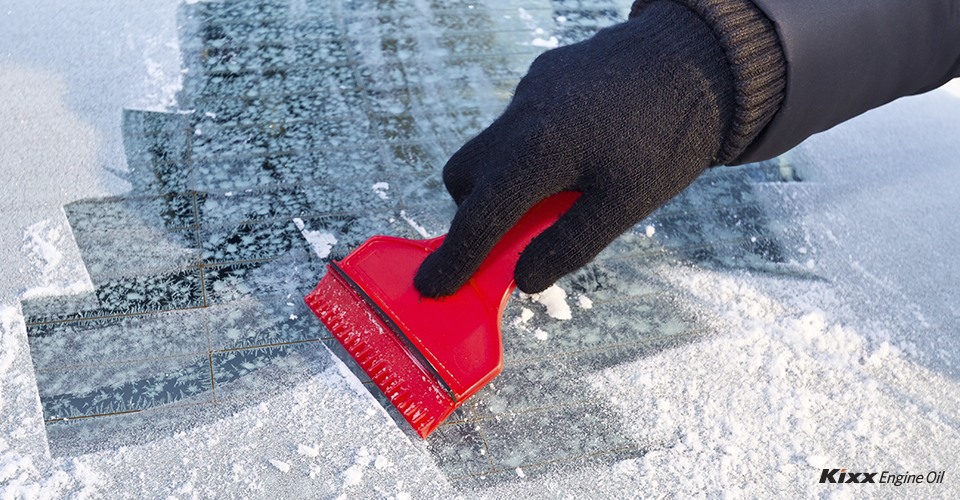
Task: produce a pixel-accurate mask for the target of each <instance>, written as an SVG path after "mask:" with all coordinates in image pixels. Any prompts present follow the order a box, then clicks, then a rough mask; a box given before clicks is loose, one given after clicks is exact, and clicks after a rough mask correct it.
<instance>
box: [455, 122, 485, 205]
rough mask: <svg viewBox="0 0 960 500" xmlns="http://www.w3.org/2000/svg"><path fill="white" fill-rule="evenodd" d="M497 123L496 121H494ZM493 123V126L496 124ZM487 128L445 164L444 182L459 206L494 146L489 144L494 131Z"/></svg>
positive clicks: (471, 187)
mask: <svg viewBox="0 0 960 500" xmlns="http://www.w3.org/2000/svg"><path fill="white" fill-rule="evenodd" d="M494 125H496V122H494ZM494 125H491V128H492V127H493V126H494ZM491 128H487V129H485V130H483V131H482V132H480V134H478V135H477V136H476V137H474V138H473V139H470V140H469V141H467V143H466V144H464V145H463V146H462V147H461V148H460V149H459V150H457V152H456V153H454V154H453V156H451V157H450V159H449V160H447V163H446V165H444V166H443V184H444V186H446V187H447V192H448V193H450V196H452V197H453V201H454V202H455V203H456V204H457V206H459V205H460V204H461V203H463V200H465V199H466V198H467V196H469V195H470V193H471V192H472V191H473V187H474V185H475V184H476V182H477V179H479V177H480V175H481V174H482V173H483V172H484V171H485V170H486V169H485V168H484V164H485V162H486V161H487V160H488V156H489V155H490V154H491V152H492V151H495V149H494V148H491V147H490V146H488V145H489V144H490V141H491V136H493V135H494V131H493V130H491Z"/></svg>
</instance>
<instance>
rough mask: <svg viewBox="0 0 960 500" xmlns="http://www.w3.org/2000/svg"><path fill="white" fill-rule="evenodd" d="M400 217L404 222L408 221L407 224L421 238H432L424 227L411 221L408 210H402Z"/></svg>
mask: <svg viewBox="0 0 960 500" xmlns="http://www.w3.org/2000/svg"><path fill="white" fill-rule="evenodd" d="M400 217H401V218H402V219H403V220H405V221H407V224H410V227H412V228H413V230H414V231H416V232H417V234H419V235H420V236H423V237H424V238H429V237H430V232H428V231H427V230H426V229H425V228H424V227H423V226H421V225H420V224H417V221H415V220H413V219H411V218H410V217H408V216H407V211H406V210H401V211H400Z"/></svg>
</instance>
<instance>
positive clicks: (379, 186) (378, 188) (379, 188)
mask: <svg viewBox="0 0 960 500" xmlns="http://www.w3.org/2000/svg"><path fill="white" fill-rule="evenodd" d="M388 189H390V184H387V183H386V182H378V183H376V184H374V185H373V192H374V193H377V196H379V197H380V199H381V200H386V199H387V190H388Z"/></svg>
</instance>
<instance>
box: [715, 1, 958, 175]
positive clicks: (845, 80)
mask: <svg viewBox="0 0 960 500" xmlns="http://www.w3.org/2000/svg"><path fill="white" fill-rule="evenodd" d="M753 2H754V3H755V4H756V5H757V6H758V7H759V8H760V9H761V10H762V11H763V12H764V13H765V14H766V15H767V17H768V18H769V19H770V20H771V22H772V23H773V24H774V26H775V29H776V31H777V34H778V36H779V39H780V43H781V48H782V49H783V53H784V56H785V58H786V62H787V82H786V89H785V94H784V98H783V101H782V103H781V106H780V109H779V111H777V113H776V114H775V115H774V116H773V119H772V120H771V121H770V122H769V123H768V124H767V126H766V127H765V128H764V129H763V131H762V132H761V133H760V135H759V136H758V137H757V138H756V139H755V140H754V141H753V142H752V143H751V144H750V145H749V146H748V147H747V149H746V150H744V152H743V153H742V154H741V155H740V157H739V158H738V159H737V160H736V161H734V162H732V164H739V163H748V162H752V161H760V160H764V159H767V158H771V157H774V156H776V155H779V154H781V153H783V152H785V151H787V150H789V149H790V148H792V147H794V146H796V145H797V144H799V143H800V142H801V141H803V140H804V139H806V138H807V137H809V136H811V135H813V134H816V133H817V132H822V131H824V130H827V129H829V128H831V127H833V126H834V125H837V124H839V123H841V122H843V121H845V120H848V119H850V118H853V117H854V116H857V115H859V114H861V113H863V112H865V111H868V110H870V109H872V108H875V107H877V106H881V105H883V104H886V103H888V102H890V101H893V100H894V99H897V98H899V97H903V96H907V95H913V94H918V93H922V92H926V91H928V90H932V89H934V88H937V87H939V86H940V85H943V84H944V83H946V82H947V81H949V80H950V79H952V78H954V77H960V0H921V1H918V0H841V1H838V0H753Z"/></svg>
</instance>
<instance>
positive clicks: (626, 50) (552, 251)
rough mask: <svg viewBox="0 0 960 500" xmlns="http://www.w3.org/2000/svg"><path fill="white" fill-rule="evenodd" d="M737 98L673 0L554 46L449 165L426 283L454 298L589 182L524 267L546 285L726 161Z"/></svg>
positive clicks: (530, 282)
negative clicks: (529, 223) (529, 218)
mask: <svg viewBox="0 0 960 500" xmlns="http://www.w3.org/2000/svg"><path fill="white" fill-rule="evenodd" d="M735 108H736V99H735V89H734V77H733V75H732V74H731V70H730V64H729V63H728V61H727V57H726V55H725V52H724V49H723V48H721V46H720V44H719V42H718V40H717V38H716V36H715V35H714V32H713V31H712V30H711V27H710V26H708V25H707V23H706V22H704V21H703V20H702V19H701V18H700V17H698V16H697V15H696V14H695V13H694V12H693V11H691V10H688V9H687V8H686V7H682V6H680V5H678V4H675V3H672V2H665V1H660V2H654V3H652V4H651V5H648V6H646V7H645V8H644V9H643V10H642V11H641V12H640V13H639V15H637V17H634V18H632V19H630V20H629V21H627V22H624V23H622V24H618V25H615V26H612V27H610V28H607V29H604V30H601V31H600V32H598V33H597V34H596V35H595V36H594V37H593V38H590V39H589V40H586V41H583V42H580V43H577V44H573V45H569V46H566V47H561V48H557V49H554V50H550V51H547V52H545V53H543V54H542V55H540V56H539V57H538V58H537V59H536V60H535V61H534V62H533V64H532V65H531V67H530V70H529V72H528V74H527V75H526V76H525V77H524V78H523V79H522V80H521V81H520V82H519V84H518V85H517V88H516V91H515V93H514V97H513V99H512V101H511V102H510V104H509V105H508V107H507V108H506V110H505V111H504V113H503V114H502V115H501V116H500V117H499V118H498V119H497V120H496V121H494V123H493V124H491V125H490V127H489V128H487V129H486V130H484V131H483V132H481V133H480V134H479V135H477V136H476V137H475V138H473V139H472V140H470V141H469V142H468V143H467V144H466V145H464V146H463V147H462V148H461V149H460V150H459V151H457V152H456V153H455V154H454V155H453V156H452V157H451V158H450V160H449V161H448V162H447V164H446V166H445V167H444V169H443V180H444V183H445V185H446V187H447V190H448V191H449V192H450V194H451V196H453V199H454V201H455V202H456V203H457V205H458V209H457V213H456V216H455V217H454V219H453V222H452V224H451V227H450V231H449V233H448V234H447V237H446V240H445V241H444V243H443V245H442V246H441V247H440V248H439V249H438V250H437V251H436V252H434V253H433V254H431V255H430V256H428V257H427V259H426V260H425V261H424V262H423V264H422V265H421V267H420V270H419V271H418V273H417V275H416V278H415V279H414V285H415V286H416V288H417V289H418V290H419V291H420V292H421V293H422V294H423V295H424V296H426V297H439V296H445V295H451V294H453V293H454V292H456V291H457V289H458V288H459V287H460V286H461V285H463V284H464V283H465V282H466V280H467V279H468V278H469V277H470V275H472V274H473V273H474V272H475V271H476V270H477V268H478V267H479V266H480V263H481V262H482V261H483V259H484V257H486V255H487V253H488V252H489V251H490V249H491V248H492V247H493V246H494V244H496V242H497V241H498V240H499V239H500V237H501V236H502V235H503V234H504V233H505V232H506V231H507V230H508V229H509V228H510V227H512V226H513V225H514V223H516V221H517V220H519V218H520V217H521V216H522V215H523V214H524V213H525V212H526V211H527V209H529V208H530V207H531V206H533V205H534V204H535V203H537V202H538V201H540V200H542V199H543V198H546V197H548V196H550V195H552V194H555V193H558V192H561V191H579V192H580V193H582V196H581V198H580V199H579V200H578V201H577V202H576V203H575V204H574V205H573V207H572V208H571V209H570V210H569V211H568V212H567V213H566V214H564V215H563V217H561V218H560V219H559V220H558V221H557V222H556V223H555V224H554V225H553V226H551V227H550V228H548V229H547V230H546V231H544V232H543V233H542V234H541V235H540V236H538V237H537V238H535V239H534V240H533V241H532V242H531V243H530V244H529V245H528V246H527V247H526V249H525V250H524V251H523V253H522V254H521V256H520V259H519V261H518V263H517V266H516V270H515V274H514V278H515V281H516V283H517V286H518V287H519V288H520V290H522V291H524V292H526V293H537V292H541V291H543V290H545V289H546V288H548V287H549V286H550V285H552V284H553V283H554V282H555V281H556V280H557V279H559V278H560V277H562V276H564V275H565V274H568V273H570V272H572V271H574V270H576V269H578V268H580V267H582V266H584V265H585V264H587V263H588V262H590V261H591V260H592V259H593V258H594V257H595V256H596V255H597V254H598V253H599V252H600V251H601V250H602V249H603V248H604V247H606V246H607V245H608V244H610V242H612V241H613V240H614V239H615V238H616V237H617V236H619V235H620V234H622V233H623V232H625V231H626V230H627V229H629V228H630V227H632V226H634V225H635V224H637V223H638V222H639V221H640V220H642V219H643V218H644V217H646V216H647V215H648V214H649V213H650V212H652V211H653V210H655V209H656V208H657V207H659V206H660V205H662V204H663V203H665V202H666V201H668V200H669V199H670V198H672V197H674V196H675V195H677V194H678V193H679V192H680V191H682V190H683V189H684V188H685V187H686V186H687V185H689V184H690V183H691V182H692V181H693V180H694V179H696V178H697V176H699V175H700V173H701V172H703V170H704V169H706V168H707V167H709V166H711V165H713V164H717V155H718V154H719V153H720V151H721V149H722V146H723V145H724V141H725V139H726V137H727V135H728V134H729V133H730V130H731V126H732V122H733V118H734V114H735V111H736V110H735Z"/></svg>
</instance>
